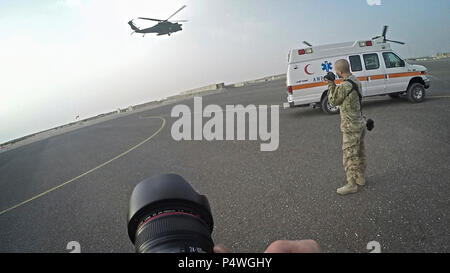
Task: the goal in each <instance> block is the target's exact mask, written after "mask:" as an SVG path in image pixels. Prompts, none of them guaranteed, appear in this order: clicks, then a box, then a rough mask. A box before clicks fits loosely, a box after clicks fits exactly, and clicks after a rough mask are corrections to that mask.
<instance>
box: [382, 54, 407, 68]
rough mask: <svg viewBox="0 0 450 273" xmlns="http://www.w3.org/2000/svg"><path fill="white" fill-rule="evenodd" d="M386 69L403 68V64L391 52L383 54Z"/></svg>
mask: <svg viewBox="0 0 450 273" xmlns="http://www.w3.org/2000/svg"><path fill="white" fill-rule="evenodd" d="M383 59H384V63H385V64H386V68H393V67H405V62H404V61H403V60H402V59H400V57H398V56H397V55H395V54H394V53H392V52H383Z"/></svg>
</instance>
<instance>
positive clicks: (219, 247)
mask: <svg viewBox="0 0 450 273" xmlns="http://www.w3.org/2000/svg"><path fill="white" fill-rule="evenodd" d="M213 251H214V253H230V250H229V249H228V248H227V247H226V246H225V245H224V244H218V245H215V246H214V249H213Z"/></svg>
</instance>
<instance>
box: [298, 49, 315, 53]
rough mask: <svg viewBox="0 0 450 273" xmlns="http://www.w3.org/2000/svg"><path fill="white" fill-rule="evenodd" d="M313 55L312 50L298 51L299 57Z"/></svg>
mask: <svg viewBox="0 0 450 273" xmlns="http://www.w3.org/2000/svg"><path fill="white" fill-rule="evenodd" d="M311 53H313V50H312V48H307V49H300V50H299V51H298V55H305V54H311Z"/></svg>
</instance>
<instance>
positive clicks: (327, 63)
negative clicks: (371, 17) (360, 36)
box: [284, 26, 430, 114]
mask: <svg viewBox="0 0 450 273" xmlns="http://www.w3.org/2000/svg"><path fill="white" fill-rule="evenodd" d="M386 31H387V26H385V27H384V30H383V35H382V36H378V37H375V38H372V39H371V40H361V41H353V42H346V43H337V44H329V45H322V46H310V44H309V43H306V42H304V43H305V44H307V45H309V46H308V47H306V48H301V49H292V50H290V52H289V55H288V71H287V79H286V85H287V90H288V94H287V103H285V104H284V107H285V108H287V107H291V108H292V107H298V106H311V107H313V108H315V107H317V106H320V107H321V108H322V110H323V111H324V112H325V113H327V114H336V113H339V107H333V106H331V105H330V103H329V102H328V96H327V84H326V83H325V82H324V79H323V76H325V75H326V74H327V73H328V72H329V71H331V72H333V73H335V74H336V71H335V70H334V63H335V62H336V61H337V60H339V59H346V60H347V61H348V62H349V63H350V71H351V73H352V74H353V75H355V76H356V77H357V78H358V79H359V80H360V81H361V84H362V94H361V95H362V96H363V97H371V96H382V95H389V96H390V97H392V98H398V97H399V96H406V97H407V98H408V99H409V101H411V102H413V103H419V102H422V101H424V99H425V89H428V88H429V87H430V79H429V78H428V77H427V68H426V67H424V66H421V65H413V64H409V63H407V62H406V61H405V60H403V59H402V58H401V57H400V56H399V55H398V54H397V53H395V52H393V50H392V49H391V46H390V44H389V43H388V42H395V43H400V44H404V43H402V42H397V41H392V40H387V39H386ZM341 82H342V79H337V80H336V84H340V83H341Z"/></svg>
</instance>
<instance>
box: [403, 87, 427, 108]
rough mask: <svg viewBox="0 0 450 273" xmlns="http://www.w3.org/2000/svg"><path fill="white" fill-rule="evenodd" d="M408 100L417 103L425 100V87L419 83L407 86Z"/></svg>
mask: <svg viewBox="0 0 450 273" xmlns="http://www.w3.org/2000/svg"><path fill="white" fill-rule="evenodd" d="M407 95H408V100H409V101H410V102H412V103H418V102H422V101H424V100H425V87H424V86H423V84H421V83H413V84H411V85H410V86H409V88H408V93H407Z"/></svg>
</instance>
